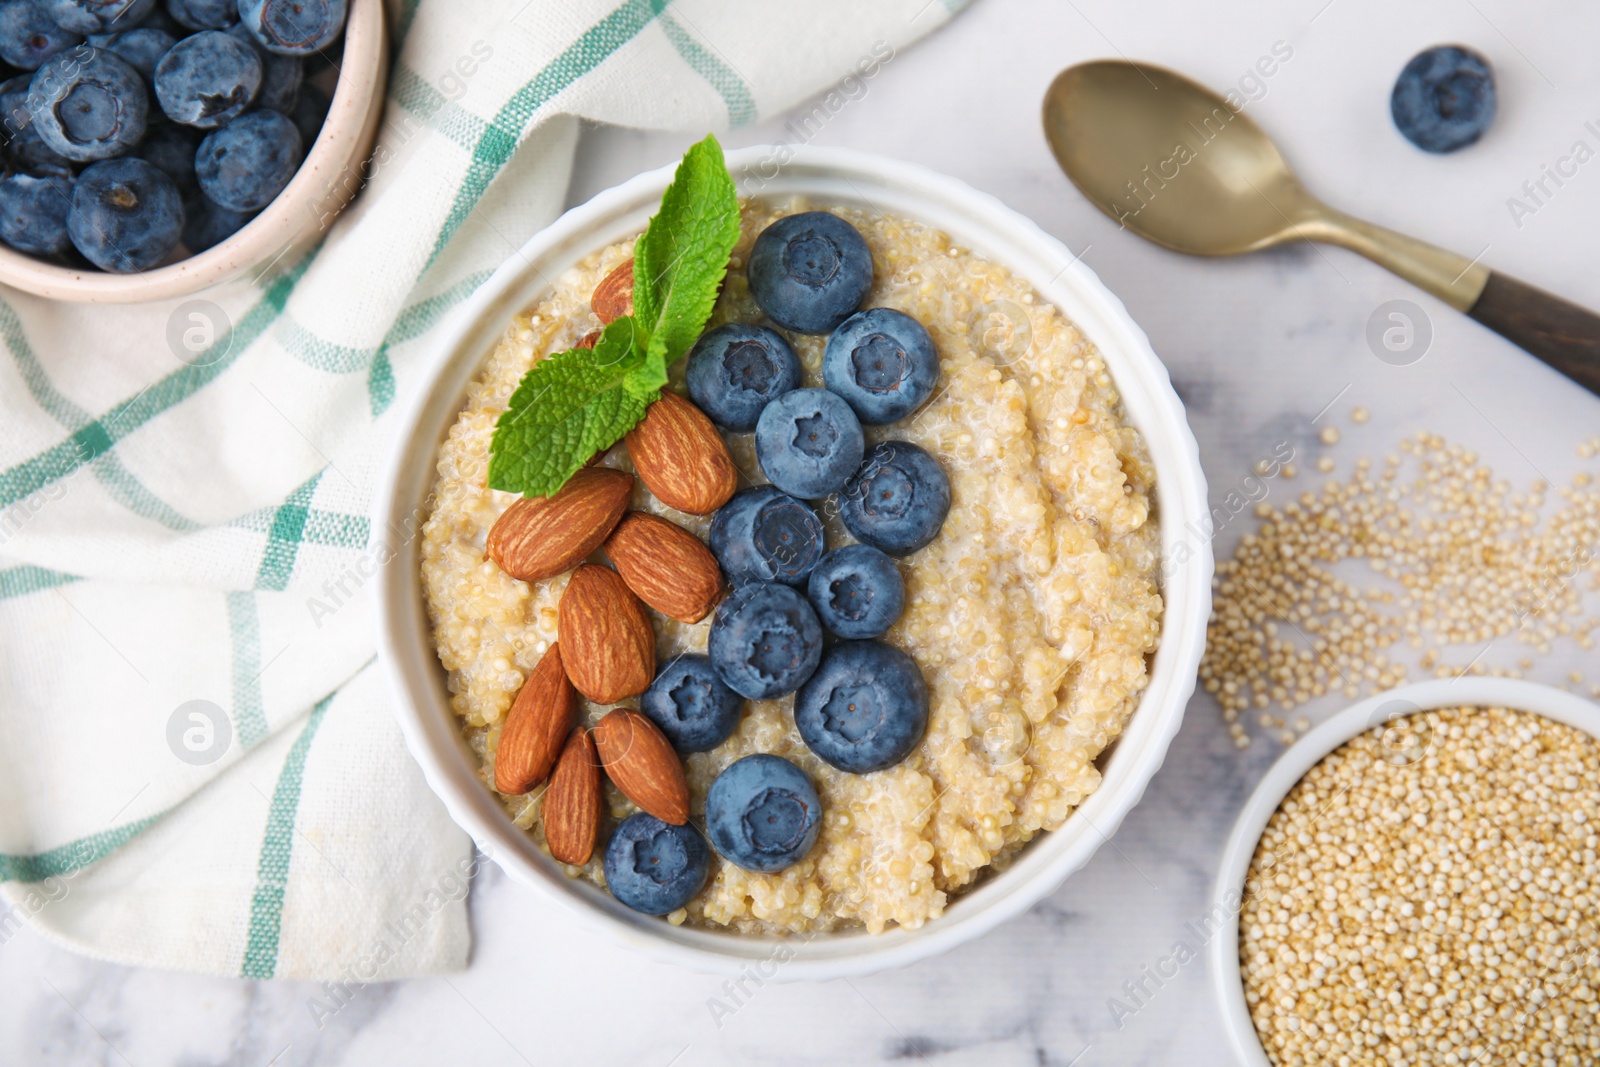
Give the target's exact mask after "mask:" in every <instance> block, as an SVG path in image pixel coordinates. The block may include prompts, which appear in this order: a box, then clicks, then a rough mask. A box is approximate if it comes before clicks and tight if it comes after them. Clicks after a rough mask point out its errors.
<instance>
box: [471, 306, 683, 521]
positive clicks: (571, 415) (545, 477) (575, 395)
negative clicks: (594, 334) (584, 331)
mask: <svg viewBox="0 0 1600 1067" xmlns="http://www.w3.org/2000/svg"><path fill="white" fill-rule="evenodd" d="M634 333H635V324H634V320H633V319H632V318H631V317H624V318H620V319H617V320H616V321H615V322H613V323H611V324H610V325H609V326H607V327H606V328H605V332H604V333H603V334H601V335H600V340H599V342H598V343H597V344H596V345H595V346H594V348H593V349H582V348H574V349H569V350H568V351H566V352H558V353H557V354H555V355H553V356H549V357H547V358H545V359H542V360H540V361H539V362H537V363H535V364H534V365H533V367H532V369H530V370H529V371H528V373H527V374H525V375H523V377H522V381H521V382H520V383H519V384H518V385H517V391H516V392H514V393H512V394H511V402H510V403H509V404H508V405H507V407H506V410H505V412H504V413H502V414H501V416H500V418H499V419H498V420H497V421H496V422H495V425H494V438H493V440H492V442H491V443H490V446H489V488H491V489H502V490H505V491H507V492H512V493H521V494H522V495H523V496H549V495H550V494H551V493H554V492H555V491H556V490H557V489H560V488H561V487H562V486H563V485H565V484H566V481H567V479H568V478H570V477H572V475H573V474H574V473H575V472H576V471H577V470H578V469H579V468H580V467H582V466H583V465H584V464H585V463H587V462H588V461H589V457H590V456H592V455H594V454H595V453H596V452H598V451H600V450H601V449H602V448H609V447H610V446H611V445H614V444H616V443H617V441H619V440H621V439H622V436H623V434H625V433H627V432H628V431H629V430H631V429H633V427H634V425H635V424H636V423H637V422H638V421H639V420H640V419H642V418H644V412H645V409H646V408H648V407H649V406H650V404H651V403H652V402H653V401H655V399H656V397H657V396H658V395H659V387H658V388H657V389H655V390H651V389H649V388H646V387H641V386H640V385H639V384H638V383H636V382H630V378H631V376H632V375H633V374H634V372H636V371H637V370H638V369H639V367H640V365H641V364H642V363H643V362H644V355H643V353H642V352H641V351H640V345H639V344H638V342H637V340H636V338H635V336H634Z"/></svg>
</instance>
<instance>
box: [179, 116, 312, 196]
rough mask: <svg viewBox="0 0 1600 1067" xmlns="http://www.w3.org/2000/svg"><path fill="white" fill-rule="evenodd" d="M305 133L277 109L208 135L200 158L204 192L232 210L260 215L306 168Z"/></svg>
mask: <svg viewBox="0 0 1600 1067" xmlns="http://www.w3.org/2000/svg"><path fill="white" fill-rule="evenodd" d="M303 158H304V154H303V153H302V152H301V150H300V131H299V130H296V129H295V128H294V123H292V122H290V121H289V120H288V119H287V118H285V117H284V116H283V115H280V114H279V113H278V112H276V111H252V112H250V113H249V114H246V115H241V116H240V117H239V118H237V119H234V120H233V121H232V122H230V123H228V125H226V126H224V127H223V128H222V129H220V130H218V131H216V132H215V133H211V134H207V135H206V139H205V140H204V141H201V142H200V150H199V152H197V153H196V154H195V158H194V173H195V177H196V178H198V179H199V181H200V189H201V191H203V192H204V193H205V194H206V195H207V196H209V197H210V198H211V199H212V200H214V201H216V202H217V203H218V204H221V205H222V206H223V207H225V208H227V209H229V210H230V211H259V210H261V209H262V208H264V207H266V206H267V205H268V204H270V203H272V201H273V198H274V197H276V196H277V195H278V194H279V193H281V192H282V191H283V187H284V186H286V185H288V184H289V180H290V179H291V178H293V177H294V175H295V171H297V170H299V169H300V160H301V159H303Z"/></svg>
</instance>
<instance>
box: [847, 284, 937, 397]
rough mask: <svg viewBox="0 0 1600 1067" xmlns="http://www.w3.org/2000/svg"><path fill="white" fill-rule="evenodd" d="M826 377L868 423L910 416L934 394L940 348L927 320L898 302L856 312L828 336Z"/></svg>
mask: <svg viewBox="0 0 1600 1067" xmlns="http://www.w3.org/2000/svg"><path fill="white" fill-rule="evenodd" d="M822 378H823V380H824V381H825V382H827V383H828V388H829V389H832V390H833V391H834V392H836V393H838V394H839V395H840V396H842V397H844V398H845V400H846V401H848V402H849V404H850V407H851V408H852V409H854V410H855V413H856V416H857V417H858V418H860V419H861V421H862V422H863V423H865V424H866V425H868V426H882V425H884V424H885V423H890V422H895V421H897V420H899V419H903V418H905V417H906V416H907V415H909V414H911V413H912V412H913V411H915V410H916V409H917V408H918V407H920V406H921V404H922V402H923V401H924V400H927V399H928V397H930V396H932V395H933V389H934V386H936V385H938V383H939V354H938V353H937V352H935V351H934V348H933V338H932V337H929V336H928V331H927V330H926V329H924V328H923V325H922V323H920V322H918V321H917V320H916V319H914V318H912V317H911V316H910V315H907V314H906V313H905V312H903V311H895V310H894V309H893V308H868V309H867V310H866V311H858V312H856V313H855V314H854V315H851V316H850V317H849V318H848V319H845V320H844V322H842V323H840V324H839V328H838V329H837V330H834V331H833V334H832V335H831V336H830V337H829V338H828V345H827V348H826V349H825V350H824V352H823V356H822Z"/></svg>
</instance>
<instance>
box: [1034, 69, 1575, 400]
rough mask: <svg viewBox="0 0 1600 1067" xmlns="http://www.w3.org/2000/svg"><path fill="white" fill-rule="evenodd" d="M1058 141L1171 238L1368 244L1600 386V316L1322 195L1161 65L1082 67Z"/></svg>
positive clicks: (1220, 103) (1214, 244)
mask: <svg viewBox="0 0 1600 1067" xmlns="http://www.w3.org/2000/svg"><path fill="white" fill-rule="evenodd" d="M1044 132H1045V139H1046V140H1048V141H1049V142H1050V148H1051V150H1052V151H1053V152H1054V153H1055V156H1056V162H1058V163H1059V164H1060V165H1061V169H1062V170H1064V171H1066V173H1067V177H1069V178H1071V179H1072V182H1073V184H1074V185H1076V186H1077V187H1078V189H1079V190H1081V191H1082V193H1083V194H1084V195H1085V196H1087V197H1088V198H1089V199H1090V200H1091V201H1093V202H1094V205H1095V206H1096V207H1098V208H1099V209H1100V210H1101V211H1104V212H1105V213H1106V214H1107V215H1110V216H1111V217H1112V218H1114V219H1116V220H1117V221H1118V222H1120V223H1121V224H1122V225H1123V226H1124V227H1126V228H1127V229H1130V230H1132V231H1133V232H1134V233H1137V234H1138V235H1139V236H1141V237H1144V238H1146V239H1148V240H1151V241H1154V242H1155V243H1156V244H1158V245H1162V246H1164V247H1166V248H1171V249H1173V250H1175V251H1178V252H1187V253H1189V254H1191V255H1197V256H1232V255H1238V254H1239V253H1241V252H1253V251H1255V250H1257V249H1260V248H1269V247H1271V246H1273V245H1279V244H1284V243H1286V242H1289V241H1297V240H1308V241H1325V242H1327V243H1329V244H1335V245H1339V246H1341V247H1344V248H1348V249H1350V250H1351V251H1353V252H1359V253H1360V254H1361V255H1363V256H1366V257H1367V258H1368V259H1370V260H1372V261H1373V262H1374V263H1377V264H1378V265H1379V266H1382V267H1386V268H1387V269H1389V270H1391V271H1393V272H1394V273H1395V274H1398V275H1399V276H1400V277H1402V278H1404V279H1406V280H1407V281H1409V282H1411V283H1412V284H1413V285H1416V286H1417V287H1419V288H1421V289H1424V290H1426V291H1428V292H1430V293H1432V294H1433V295H1434V296H1437V297H1438V298H1439V299H1441V300H1443V301H1444V302H1445V303H1447V304H1449V305H1450V306H1451V307H1454V308H1456V309H1458V310H1460V311H1465V312H1466V313H1467V314H1468V315H1470V316H1472V317H1473V318H1474V319H1477V320H1478V321H1479V322H1481V323H1482V324H1483V325H1485V326H1487V327H1489V328H1490V329H1491V330H1494V331H1495V332H1496V333H1498V334H1500V335H1501V336H1502V337H1504V338H1506V339H1507V340H1509V341H1511V342H1513V343H1515V344H1518V345H1520V346H1522V347H1523V348H1524V349H1526V350H1527V351H1529V352H1531V353H1533V354H1534V355H1535V356H1538V357H1539V358H1540V359H1542V360H1544V361H1545V362H1546V363H1548V364H1550V365H1551V366H1552V367H1554V368H1556V369H1557V370H1559V371H1561V372H1562V373H1563V374H1566V375H1567V376H1568V377H1570V378H1572V379H1573V380H1574V381H1576V382H1578V383H1579V384H1581V385H1583V386H1584V387H1585V388H1587V389H1589V390H1590V391H1591V392H1595V393H1600V316H1596V315H1595V314H1594V313H1593V312H1591V311H1588V310H1586V309H1584V308H1581V307H1578V306H1577V305H1575V304H1571V303H1568V302H1567V301H1565V300H1562V299H1561V298H1560V297H1557V296H1552V295H1551V294H1549V293H1547V292H1544V291H1543V290H1541V289H1536V288H1534V287H1533V286H1531V285H1525V284H1523V283H1522V282H1519V281H1517V280H1516V279H1515V278H1510V277H1507V276H1506V275H1504V274H1500V273H1498V272H1496V271H1491V270H1490V269H1489V268H1488V267H1485V266H1484V265H1483V264H1481V263H1478V262H1477V261H1476V260H1469V259H1467V258H1466V257H1464V256H1458V255H1456V254H1455V253H1454V252H1447V251H1445V250H1444V249H1442V248H1435V247H1434V246H1433V245H1430V244H1427V243H1425V242H1423V241H1418V240H1416V239H1415V238H1412V237H1407V236H1405V235H1404V234H1399V233H1395V232H1394V231H1393V230H1386V229H1384V228H1383V227H1381V226H1374V225H1373V224H1372V223H1370V222H1363V221H1362V220H1361V219H1357V218H1353V217H1351V216H1349V215H1346V214H1345V213H1344V212H1342V211H1337V210H1335V209H1334V208H1331V207H1329V206H1328V205H1326V204H1324V203H1322V201H1320V200H1318V199H1317V198H1316V197H1314V196H1312V195H1311V193H1309V192H1308V191H1307V190H1306V188H1305V186H1303V185H1301V184H1300V179H1298V178H1297V177H1295V175H1294V172H1293V171H1291V170H1290V169H1289V165H1288V164H1287V163H1285V162H1284V159H1283V156H1282V155H1280V154H1279V152H1278V149H1277V146H1276V145H1274V144H1273V143H1272V139H1271V138H1270V137H1268V136H1267V135H1266V133H1264V132H1263V131H1262V129H1261V127H1259V126H1257V125H1256V124H1255V123H1254V122H1253V121H1251V120H1250V118H1249V117H1247V116H1246V115H1244V114H1241V113H1240V112H1237V111H1235V110H1233V109H1232V108H1230V107H1229V106H1228V105H1227V103H1226V102H1225V101H1224V100H1223V99H1222V97H1220V96H1218V95H1217V94H1216V93H1213V92H1212V91H1211V90H1209V89H1207V88H1205V87H1204V86H1202V85H1197V84H1195V83H1194V82H1192V81H1190V80H1189V79H1187V78H1185V77H1183V76H1182V75H1179V74H1174V73H1173V72H1172V71H1170V70H1165V69H1163V68H1161V67H1156V66H1152V65H1150V64H1148V63H1132V62H1127V61H1122V60H1096V61H1094V62H1091V63H1081V64H1079V65H1078V66H1075V67H1068V68H1067V69H1066V70H1064V71H1062V72H1061V73H1060V74H1059V75H1057V76H1056V80H1055V81H1054V82H1052V83H1051V85H1050V89H1049V91H1048V92H1046V93H1045V96H1044Z"/></svg>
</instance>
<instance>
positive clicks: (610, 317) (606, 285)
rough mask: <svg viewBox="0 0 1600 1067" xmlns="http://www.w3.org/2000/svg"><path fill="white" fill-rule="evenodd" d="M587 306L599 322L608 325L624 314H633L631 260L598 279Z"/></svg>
mask: <svg viewBox="0 0 1600 1067" xmlns="http://www.w3.org/2000/svg"><path fill="white" fill-rule="evenodd" d="M589 306H590V307H591V308H593V309H594V313H595V315H596V316H597V317H598V318H599V319H600V321H601V322H603V323H605V324H606V325H608V326H609V325H610V324H611V323H613V322H615V321H616V320H618V319H620V318H622V317H623V316H624V315H632V314H633V260H631V259H630V260H628V261H627V262H626V263H624V264H623V265H622V266H620V267H618V268H617V269H616V270H614V271H612V272H611V273H610V274H607V275H606V276H605V277H604V278H601V279H600V284H599V285H597V286H595V287H594V295H593V296H591V297H590V298H589Z"/></svg>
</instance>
